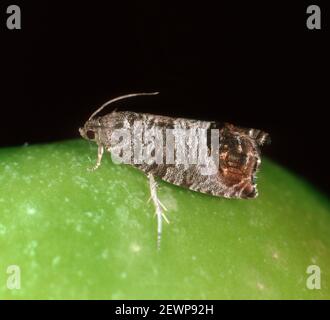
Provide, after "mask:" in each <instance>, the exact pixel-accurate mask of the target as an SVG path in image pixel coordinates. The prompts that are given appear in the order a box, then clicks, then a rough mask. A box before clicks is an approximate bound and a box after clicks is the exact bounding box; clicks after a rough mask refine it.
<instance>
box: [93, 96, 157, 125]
mask: <svg viewBox="0 0 330 320" xmlns="http://www.w3.org/2000/svg"><path fill="white" fill-rule="evenodd" d="M158 93H159V92H140V93H130V94H125V95H123V96H120V97H117V98H114V99H111V100H109V101H107V102H105V103H104V104H102V106H101V107H100V108H98V109H97V110H96V111H95V112H94V113H93V114H92V115H91V116H90V117H89V119H88V120H91V119H92V118H94V117H95V116H96V115H97V114H98V113H99V112H100V111H101V110H103V109H104V108H105V107H106V106H108V105H110V104H111V103H114V102H116V101H119V100H123V99H126V98H132V97H137V96H154V95H156V94H158Z"/></svg>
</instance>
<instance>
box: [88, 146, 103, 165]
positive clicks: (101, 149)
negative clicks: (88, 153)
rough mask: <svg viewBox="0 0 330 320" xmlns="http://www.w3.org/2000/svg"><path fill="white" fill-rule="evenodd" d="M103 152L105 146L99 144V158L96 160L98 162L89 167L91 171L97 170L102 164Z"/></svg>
mask: <svg viewBox="0 0 330 320" xmlns="http://www.w3.org/2000/svg"><path fill="white" fill-rule="evenodd" d="M103 152H104V147H103V146H102V145H101V144H99V145H98V149H97V160H96V164H95V165H94V166H93V167H92V168H89V169H88V170H89V171H95V170H96V169H97V168H98V167H99V166H100V165H101V160H102V156H103Z"/></svg>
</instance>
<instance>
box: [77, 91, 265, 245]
mask: <svg viewBox="0 0 330 320" xmlns="http://www.w3.org/2000/svg"><path fill="white" fill-rule="evenodd" d="M156 94H158V92H152V93H132V94H127V95H123V96H120V97H117V98H114V99H112V100H109V101H107V102H106V103H104V104H103V105H102V106H101V107H100V108H98V109H97V110H96V111H95V112H94V113H93V114H92V115H91V116H90V117H89V119H88V120H87V122H86V123H85V125H84V126H83V127H82V128H80V129H79V132H80V134H81V136H82V137H83V138H85V139H87V140H89V141H94V142H95V143H96V144H97V146H98V155H97V161H96V164H95V166H94V167H93V168H91V170H96V169H97V168H98V167H99V166H100V164H101V159H102V156H103V154H104V151H108V152H110V154H111V155H112V156H113V155H114V154H116V156H117V158H116V159H117V160H118V159H119V160H121V161H119V162H124V163H128V164H130V165H132V166H134V167H136V168H138V169H140V170H142V171H143V172H144V173H145V174H146V175H147V177H148V179H149V188H150V195H151V196H150V199H151V200H152V201H153V204H154V206H155V211H156V217H157V247H158V248H159V247H160V240H161V234H162V220H163V219H164V220H165V221H166V222H168V219H167V217H166V215H165V211H167V209H166V207H165V206H164V205H163V204H162V203H161V201H160V200H159V198H158V196H157V182H156V180H155V178H160V179H161V180H164V181H167V182H169V183H171V184H174V185H177V186H180V187H185V188H188V189H190V190H193V191H197V192H201V193H206V194H210V195H212V196H217V197H225V198H236V199H250V198H256V197H257V195H258V191H257V185H256V173H257V171H258V168H259V166H260V163H261V158H260V147H261V146H263V145H264V144H266V143H270V138H269V135H268V134H267V133H266V132H264V131H262V130H258V129H250V128H242V127H238V126H235V125H232V124H229V123H219V122H216V121H200V120H193V119H185V118H172V117H167V116H162V115H153V114H146V113H135V112H131V111H116V110H114V111H112V112H110V113H108V114H106V115H104V116H99V115H98V114H99V113H100V111H101V110H103V109H104V108H105V107H106V106H108V105H110V104H112V103H114V102H117V101H119V100H123V99H126V98H132V97H137V96H146V95H156ZM124 154H125V156H124ZM123 159H124V160H123Z"/></svg>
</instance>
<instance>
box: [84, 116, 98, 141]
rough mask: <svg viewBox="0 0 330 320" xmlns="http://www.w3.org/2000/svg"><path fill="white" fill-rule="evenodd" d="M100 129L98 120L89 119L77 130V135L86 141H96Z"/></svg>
mask: <svg viewBox="0 0 330 320" xmlns="http://www.w3.org/2000/svg"><path fill="white" fill-rule="evenodd" d="M100 127H101V126H100V123H99V120H98V119H90V120H88V121H87V122H86V123H85V125H84V126H83V127H82V128H79V133H80V135H81V136H82V137H83V138H84V139H86V140H89V141H97V140H98V136H99V129H100Z"/></svg>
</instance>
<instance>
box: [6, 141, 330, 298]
mask: <svg viewBox="0 0 330 320" xmlns="http://www.w3.org/2000/svg"><path fill="white" fill-rule="evenodd" d="M96 153H97V152H96V146H95V145H93V144H90V143H88V142H86V141H83V140H81V139H79V140H72V141H65V142H58V143H52V144H45V145H33V146H22V147H14V148H4V149H1V150H0V159H1V160H0V161H1V162H0V251H1V254H0V299H329V298H330V283H329V281H330V278H329V277H330V275H329V272H330V205H329V200H328V198H327V197H325V196H323V195H322V194H320V193H319V192H318V191H317V190H315V189H314V188H313V187H312V186H310V185H309V184H307V183H306V182H304V181H303V180H301V179H300V178H298V177H296V176H294V175H293V174H291V173H290V172H288V171H287V170H286V169H284V168H282V167H280V166H278V165H277V164H275V163H273V162H271V161H270V160H267V159H264V160H263V163H262V165H261V170H260V172H259V174H258V189H259V194H260V195H259V197H258V198H257V199H253V200H232V199H224V198H217V197H212V196H208V195H204V194H200V193H196V192H193V191H190V190H187V189H183V188H179V187H176V186H173V185H170V184H168V183H165V182H160V183H159V185H160V187H159V197H160V199H161V200H162V202H163V203H164V204H165V206H166V207H167V208H168V209H169V211H168V213H167V216H168V218H169V219H170V224H166V223H164V228H163V237H162V242H161V249H160V251H157V250H156V219H155V217H154V208H153V205H152V203H148V199H149V186H148V181H147V178H146V177H145V175H144V174H143V173H142V172H140V171H138V170H137V169H135V168H133V167H131V166H128V165H115V164H113V163H112V162H111V158H110V156H109V155H105V157H103V160H102V165H101V167H100V168H99V169H98V170H97V171H95V172H89V171H87V168H88V167H91V166H92V165H93V164H94V162H95V160H96ZM11 265H17V266H18V267H19V270H20V289H8V288H7V281H8V278H10V277H13V276H14V274H13V273H10V272H9V273H7V271H10V270H9V269H7V268H8V267H9V266H11ZM310 265H317V266H318V267H319V268H320V270H321V289H319V290H318V289H314V290H311V289H308V287H307V285H306V283H307V282H308V277H310V276H312V277H313V276H315V275H314V274H308V273H307V268H308V266H310ZM10 279H12V278H10ZM309 281H310V280H309ZM310 282H311V281H310ZM312 282H313V281H312Z"/></svg>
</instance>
